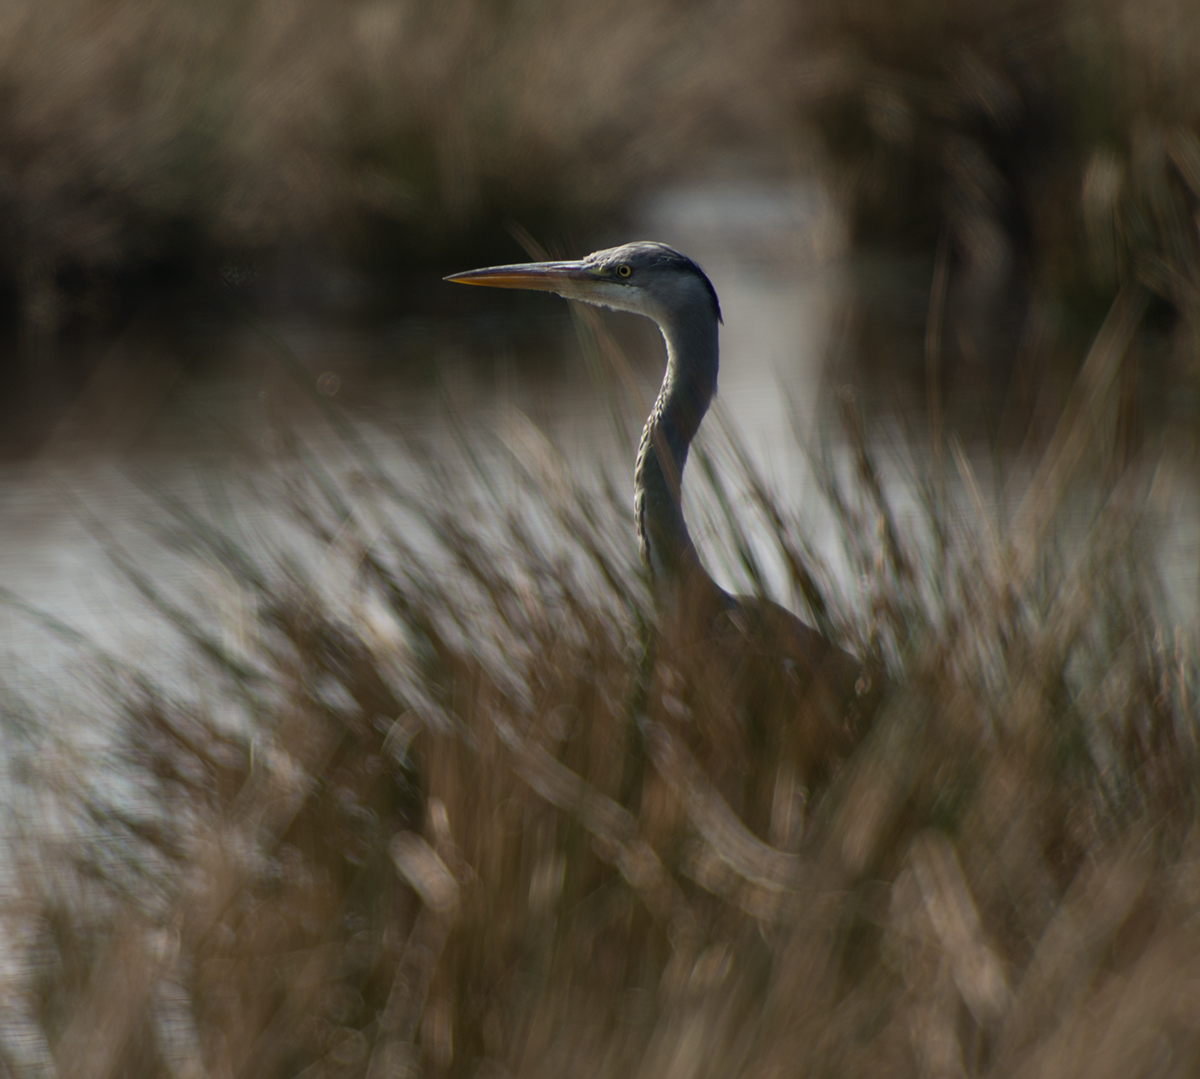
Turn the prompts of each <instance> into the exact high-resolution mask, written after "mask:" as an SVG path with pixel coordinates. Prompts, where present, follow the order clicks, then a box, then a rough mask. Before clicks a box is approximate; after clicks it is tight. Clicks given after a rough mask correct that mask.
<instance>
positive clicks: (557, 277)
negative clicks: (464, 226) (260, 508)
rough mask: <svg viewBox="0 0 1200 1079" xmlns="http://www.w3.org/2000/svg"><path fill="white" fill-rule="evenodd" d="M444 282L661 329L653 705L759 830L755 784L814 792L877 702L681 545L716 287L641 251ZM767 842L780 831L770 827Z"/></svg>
mask: <svg viewBox="0 0 1200 1079" xmlns="http://www.w3.org/2000/svg"><path fill="white" fill-rule="evenodd" d="M446 280H447V281H455V282H458V283H460V284H464V285H489V286H492V287H496V288H519V289H538V290H541V291H545V292H555V293H557V294H558V295H560V296H565V297H566V298H567V299H570V300H582V301H583V302H584V303H589V304H595V305H598V306H600V307H608V308H612V309H613V310H616V311H631V312H634V313H635V314H639V315H645V316H646V317H647V318H650V319H653V320H654V321H655V322H656V323H657V324H658V327H659V329H660V330H661V331H662V335H663V338H664V340H665V341H666V345H667V368H666V375H665V377H664V378H663V383H662V389H661V390H660V391H659V394H658V398H657V400H656V401H655V402H654V407H653V409H652V410H651V412H650V416H649V418H648V419H647V420H646V426H645V429H644V430H643V432H642V439H641V444H640V446H639V449H638V454H637V464H636V467H635V471H634V504H635V508H636V516H637V534H638V544H639V547H640V549H641V554H642V558H643V560H644V562H645V564H646V566H647V567H648V569H649V571H650V576H651V578H652V581H653V587H654V594H655V603H656V606H657V613H658V621H659V628H660V636H661V645H660V649H659V664H658V670H657V671H656V678H655V681H656V683H657V688H656V691H655V693H654V696H656V697H657V698H658V699H659V700H660V701H661V700H663V699H664V698H665V699H666V700H667V706H666V708H667V711H668V712H672V713H674V714H675V715H676V716H684V717H686V718H687V719H688V720H694V721H695V722H694V723H693V724H692V726H693V727H698V728H700V729H699V730H698V731H697V732H696V737H694V738H693V742H698V743H702V744H703V745H704V746H705V748H706V750H707V751H706V752H705V753H704V757H705V758H706V766H707V767H708V768H709V771H710V774H711V775H713V778H714V779H715V780H716V781H717V782H718V785H719V788H720V789H721V790H722V793H724V794H725V795H726V796H727V797H728V798H729V799H730V800H731V802H732V803H733V804H734V805H735V807H736V808H739V809H740V811H741V812H742V814H743V816H744V817H746V818H747V823H749V824H751V826H752V827H757V828H758V830H760V831H762V830H765V827H764V826H766V825H768V823H769V821H768V818H772V819H773V818H775V817H777V816H778V813H779V807H778V804H777V803H778V798H777V797H776V798H773V799H771V798H768V799H767V801H768V802H774V803H775V804H774V805H773V806H772V805H769V804H764V799H763V791H764V786H767V787H770V786H771V785H764V783H763V782H762V781H763V780H765V779H766V778H767V776H766V775H764V774H763V773H764V771H765V770H766V769H770V768H776V767H778V766H780V765H783V766H784V767H785V768H789V769H791V770H792V774H793V775H794V777H795V779H796V780H798V781H799V783H800V784H802V785H804V786H808V785H810V784H812V783H813V782H815V781H818V780H819V779H821V778H822V777H823V775H825V774H826V773H827V772H828V770H829V768H830V767H831V765H832V764H833V763H834V762H835V761H836V760H837V759H838V758H839V757H840V756H841V755H842V754H844V753H845V752H846V751H847V750H848V749H849V748H850V746H851V745H852V744H853V742H854V740H855V737H856V736H857V733H858V728H859V727H860V725H861V722H862V720H863V719H864V718H865V713H866V712H867V711H868V710H869V707H870V704H871V703H872V699H873V697H874V693H873V692H872V689H871V679H870V677H869V676H868V674H867V672H866V669H865V668H864V666H863V665H862V664H861V663H860V662H859V661H858V660H857V659H855V658H854V657H853V656H851V655H849V654H848V653H846V652H844V651H842V650H841V649H840V648H838V647H836V646H835V645H832V644H831V643H830V642H829V641H827V640H826V639H825V638H824V637H822V636H821V635H820V634H819V633H817V632H816V631H815V630H813V629H811V628H810V627H808V626H806V625H805V624H804V623H803V622H801V621H800V619H798V618H797V617H796V616H795V615H793V614H791V613H790V612H789V611H786V610H784V609H783V608H782V607H780V606H779V605H778V604H775V603H772V602H770V601H767V600H764V599H758V598H747V597H740V596H731V595H730V594H729V593H727V592H726V591H725V590H724V589H722V588H720V587H719V586H718V585H717V584H716V582H715V581H713V579H712V578H711V577H710V576H709V575H708V574H707V573H706V572H705V570H704V567H703V566H702V565H701V562H700V558H699V556H698V555H697V553H696V547H695V544H693V542H692V538H691V536H690V534H689V533H688V528H687V522H686V521H685V520H684V517H683V507H682V502H681V497H680V496H681V481H682V477H683V469H684V465H685V464H686V463H687V456H688V447H689V446H690V445H691V441H692V439H693V437H694V436H695V434H696V432H697V430H698V429H699V427H700V422H701V420H703V418H704V414H705V413H706V412H707V411H708V407H709V404H710V402H711V401H712V398H713V395H714V394H715V393H716V390H717V367H718V343H717V336H718V326H719V324H720V323H721V308H720V305H719V303H718V301H717V293H716V290H715V289H714V288H713V286H712V282H710V281H709V279H708V278H707V277H706V276H705V274H704V272H703V271H702V270H701V269H700V267H699V266H697V265H696V263H694V262H693V261H692V260H691V259H689V258H687V257H686V256H685V255H681V254H680V253H679V252H678V251H676V250H674V249H673V248H670V247H667V246H666V245H665V244H660V243H649V242H644V241H643V242H637V243H629V244H624V245H623V246H621V247H614V248H610V249H608V250H605V251H597V252H595V253H594V254H591V255H588V256H587V258H584V259H580V260H578V261H575V262H534V263H525V264H519V265H513V266H492V267H488V268H487V269H482V270H470V271H468V272H466V273H459V274H453V275H451V276H450V277H447V278H446ZM706 717H707V718H706ZM755 761H756V762H757V765H755V764H753V763H749V766H748V762H755ZM747 788H751V789H747ZM784 830H785V831H786V829H784ZM770 831H771V832H772V833H778V832H779V831H780V829H779V827H778V822H777V821H775V826H773V827H771V828H770Z"/></svg>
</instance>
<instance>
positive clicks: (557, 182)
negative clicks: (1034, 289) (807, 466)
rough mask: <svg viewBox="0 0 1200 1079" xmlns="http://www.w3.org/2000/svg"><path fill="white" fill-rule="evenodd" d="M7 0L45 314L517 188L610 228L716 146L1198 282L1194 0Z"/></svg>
mask: <svg viewBox="0 0 1200 1079" xmlns="http://www.w3.org/2000/svg"><path fill="white" fill-rule="evenodd" d="M0 19H2V20H3V22H2V24H0V58H2V61H3V71H4V91H5V92H4V95H3V98H2V99H0V181H2V182H0V210H2V213H0V228H2V229H3V235H4V239H5V243H4V250H3V256H2V265H0V268H2V269H3V270H4V272H5V273H6V274H7V276H8V277H9V279H10V280H11V281H13V282H14V283H15V284H16V285H17V286H18V287H19V289H20V291H21V294H22V297H23V305H24V311H25V316H26V318H27V319H28V320H30V321H31V322H34V323H42V324H45V325H48V326H54V325H57V324H58V322H59V321H60V320H61V319H62V317H63V315H64V311H63V309H62V307H63V304H64V303H65V302H66V301H65V300H64V295H63V289H64V288H65V287H66V286H68V285H70V284H71V282H72V280H73V279H72V274H73V273H74V274H76V275H78V273H79V272H80V271H82V272H83V274H84V276H85V277H87V276H88V275H89V274H93V275H95V274H99V275H100V276H104V275H105V274H106V273H111V272H113V271H115V270H117V269H128V268H130V267H133V268H136V267H138V266H143V265H147V264H154V263H155V262H161V261H165V262H167V263H172V262H184V263H186V262H187V261H188V259H189V258H191V259H195V258H197V257H201V255H202V253H203V252H205V251H208V252H213V251H218V252H219V251H230V250H232V251H242V252H245V251H250V252H262V251H269V250H275V249H279V248H280V247H283V248H287V249H297V248H303V247H305V246H306V245H316V247H318V248H319V249H322V250H325V251H327V252H335V253H336V254H337V255H338V257H342V258H351V259H364V258H366V259H372V258H379V257H386V258H393V259H396V260H397V261H403V260H406V259H412V258H414V257H420V256H425V257H427V256H429V255H431V254H436V253H438V252H444V251H445V250H447V249H448V248H449V247H450V246H457V247H462V246H463V245H465V244H468V243H469V242H470V240H469V237H471V236H473V235H474V234H475V230H478V228H479V227H480V226H481V225H485V224H487V223H489V222H491V221H494V220H496V219H497V218H512V217H517V218H519V219H521V220H526V221H542V222H546V223H549V222H556V224H555V225H554V226H553V228H554V230H555V231H556V232H557V231H559V230H561V229H563V228H567V229H569V230H570V231H572V232H574V233H576V234H577V235H585V234H586V233H587V231H588V229H589V228H590V227H591V226H592V225H593V224H594V223H595V222H597V221H599V220H601V219H604V220H611V218H612V215H613V214H614V213H616V212H618V211H621V210H627V209H628V208H629V207H630V206H631V203H632V200H636V198H638V197H640V196H642V195H643V194H644V193H645V192H646V191H647V190H648V189H650V188H652V187H653V186H654V185H656V184H658V183H661V182H663V181H666V180H670V179H673V178H679V177H682V176H687V175H694V174H695V172H696V170H699V172H700V174H701V175H703V174H704V173H705V172H706V171H708V170H710V169H711V168H713V167H714V162H717V161H724V162H725V164H724V165H722V166H721V167H723V168H726V169H728V167H729V162H730V161H733V162H736V164H735V165H734V168H735V169H736V170H740V171H744V172H747V173H751V174H753V173H760V172H764V171H765V172H767V173H769V174H774V175H779V174H791V173H795V172H797V171H799V172H807V171H809V170H810V169H811V168H812V167H813V166H814V165H816V166H817V167H818V168H819V169H823V170H825V174H826V176H827V177H828V178H830V179H831V180H832V181H833V184H834V186H835V188H836V190H837V192H838V194H839V196H840V198H841V199H842V202H843V205H844V208H845V209H846V210H847V211H848V213H849V214H850V216H851V218H852V220H853V221H854V222H855V224H856V237H857V239H858V240H859V241H860V242H863V243H867V244H874V243H879V242H891V243H893V244H895V243H899V244H900V245H901V246H903V247H905V248H906V249H909V250H911V249H913V248H914V247H919V248H924V249H927V250H932V248H933V246H934V245H935V244H936V241H937V237H938V235H939V233H941V232H943V231H944V230H946V229H951V230H953V234H954V245H955V248H956V250H958V251H959V252H960V254H961V256H962V259H963V262H964V264H965V265H967V266H968V267H969V272H970V273H969V276H970V278H971V280H972V281H973V282H974V284H975V286H976V288H977V290H982V291H984V292H987V290H988V289H989V288H993V289H994V288H995V287H997V286H998V285H1002V284H1003V283H1005V282H1006V281H1007V280H1008V279H1009V277H1010V275H1011V274H1012V273H1014V272H1017V273H1019V275H1021V276H1022V277H1023V278H1025V279H1026V280H1027V281H1030V282H1032V283H1033V284H1035V285H1037V286H1039V287H1046V288H1048V289H1049V291H1050V293H1051V294H1052V295H1055V296H1058V295H1061V294H1064V293H1066V294H1071V295H1075V294H1078V293H1079V292H1080V290H1082V291H1083V292H1084V293H1095V292H1097V290H1098V291H1099V292H1100V293H1103V292H1104V290H1105V289H1106V288H1108V287H1110V286H1111V282H1112V280H1113V279H1114V275H1115V274H1116V272H1117V270H1118V269H1119V267H1120V266H1121V265H1122V264H1124V262H1126V261H1128V260H1130V259H1132V260H1135V261H1136V260H1138V259H1141V258H1142V257H1143V256H1145V257H1148V258H1150V259H1151V260H1152V261H1153V260H1158V261H1156V262H1154V268H1151V269H1147V270H1146V274H1147V277H1148V279H1152V280H1153V281H1154V282H1155V287H1158V288H1161V289H1163V290H1165V291H1167V292H1168V293H1170V294H1171V295H1174V294H1175V293H1176V292H1177V291H1178V290H1179V288H1180V287H1182V286H1181V284H1180V281H1179V280H1178V279H1177V278H1176V277H1175V276H1173V275H1176V274H1182V279H1183V281H1189V282H1190V281H1193V278H1192V277H1190V276H1189V274H1190V271H1191V263H1192V262H1194V252H1192V248H1193V247H1194V242H1193V241H1191V240H1186V241H1185V240H1184V238H1183V237H1184V234H1185V233H1189V235H1190V232H1194V227H1192V225H1191V224H1189V226H1188V228H1184V229H1182V230H1181V229H1180V228H1179V227H1178V226H1179V225H1180V224H1181V223H1191V222H1192V214H1193V213H1194V211H1195V205H1196V187H1197V184H1198V183H1200V174H1198V173H1197V168H1198V166H1197V150H1196V146H1197V143H1196V134H1195V133H1196V124H1197V120H1198V117H1197V115H1196V112H1197V107H1198V106H1197V105H1196V102H1197V101H1200V93H1197V87H1196V81H1195V80H1196V75H1195V73H1194V68H1195V65H1194V64H1193V63H1191V58H1192V57H1194V56H1195V54H1196V51H1197V48H1198V47H1200V40H1198V38H1200V28H1198V26H1197V16H1196V13H1195V8H1194V5H1192V4H1190V3H1188V2H1187V0H1164V2H1162V3H1158V4H1155V5H1153V6H1152V7H1150V8H1147V7H1146V6H1145V5H1143V4H1139V3H1134V2H1132V0H1076V2H1073V3H1069V2H1066V0H1053V2H1050V3H1036V2H1027V0H996V2H992V3H987V4H982V5H980V4H970V3H965V2H964V3H951V4H943V3H924V2H917V3H914V4H904V5H896V4H891V3H887V2H882V0H881V2H870V0H861V2H855V3H849V4H841V3H839V4H833V3H829V4H816V5H811V4H810V5H795V4H791V3H786V2H784V0H742V2H739V3H734V4H730V3H701V4H681V3H678V2H674V0H651V2H647V3H643V4H638V5H636V6H632V7H631V6H630V5H627V4H622V3H619V2H616V0H599V2H596V3H589V4H582V5H563V4H554V3H547V2H544V0H524V2H499V0H450V2H447V3H440V4H429V3H422V2H418V0H362V2H356V3H350V4H344V3H334V2H331V0H253V2H250V3H228V2H217V3H214V4H207V5H203V6H199V5H194V4H192V5H189V4H170V3H162V2H158V0H121V2H119V3H108V2H100V0H54V2H53V3H45V4H43V3H33V2H20V0H18V2H15V3H12V4H8V5H6V6H5V10H4V12H3V14H2V15H0ZM381 226H383V227H382V230H381ZM1181 243H1185V245H1186V246H1187V252H1185V251H1184V250H1183V249H1181V248H1180V244H1181ZM1085 246H1086V247H1087V249H1088V250H1089V251H1090V252H1091V257H1090V258H1084V257H1081V255H1082V253H1083V251H1084V247H1085ZM1159 262H1163V263H1165V266H1164V265H1159ZM67 291H68V292H69V291H70V290H69V289H68V290H67ZM1085 321H1086V320H1085Z"/></svg>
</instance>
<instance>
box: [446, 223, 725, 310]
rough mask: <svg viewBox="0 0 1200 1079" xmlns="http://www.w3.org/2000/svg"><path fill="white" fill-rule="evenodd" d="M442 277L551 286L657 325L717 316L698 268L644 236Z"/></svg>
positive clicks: (527, 286)
mask: <svg viewBox="0 0 1200 1079" xmlns="http://www.w3.org/2000/svg"><path fill="white" fill-rule="evenodd" d="M446 280H447V281H454V282H457V283H458V284H463V285H489V286H491V287H493V288H524V289H537V290H539V291H542V292H556V293H558V295H560V296H565V297H566V298H567V299H569V300H582V301H583V302H584V303H590V304H595V305H597V306H598V307H609V308H612V309H613V310H614V311H632V312H633V313H635V314H638V315H646V316H647V317H648V318H652V319H654V320H655V322H658V323H659V324H660V325H662V324H664V323H667V322H675V321H677V320H679V319H683V318H689V317H691V318H696V317H704V318H708V317H713V318H715V319H716V320H717V321H718V322H719V321H720V320H721V307H720V304H719V303H718V302H717V293H716V290H715V289H714V288H713V286H712V282H711V281H709V279H708V278H707V277H706V276H705V274H704V271H703V270H701V269H700V267H699V266H697V265H696V264H695V263H694V262H693V261H692V260H691V259H690V258H688V257H687V256H686V255H681V254H680V253H679V252H678V251H676V250H675V249H674V248H671V247H667V245H666V244H660V243H652V242H650V241H646V240H639V241H637V242H636V243H629V244H622V245H621V246H620V247H610V248H607V249H606V250H604V251H596V252H593V253H592V254H590V255H588V256H587V258H582V259H579V260H577V261H574V262H528V263H520V264H517V265H514V266H490V267H488V268H487V269H483V270H468V271H467V272H466V273H459V274H452V275H450V276H449V277H447V278H446Z"/></svg>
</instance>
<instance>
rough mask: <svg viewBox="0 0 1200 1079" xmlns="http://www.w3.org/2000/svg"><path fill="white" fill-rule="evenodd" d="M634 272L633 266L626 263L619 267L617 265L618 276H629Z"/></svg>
mask: <svg viewBox="0 0 1200 1079" xmlns="http://www.w3.org/2000/svg"><path fill="white" fill-rule="evenodd" d="M632 273H633V267H632V266H624V265H622V266H618V267H617V276H618V277H628V276H629V275H630V274H632Z"/></svg>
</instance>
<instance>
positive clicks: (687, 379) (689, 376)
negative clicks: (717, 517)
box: [633, 314, 718, 589]
mask: <svg viewBox="0 0 1200 1079" xmlns="http://www.w3.org/2000/svg"><path fill="white" fill-rule="evenodd" d="M656 321H657V322H658V324H659V328H660V329H661V330H662V334H663V339H664V340H665V341H666V343H667V372H666V375H665V376H664V378H663V384H662V389H660V390H659V392H658V399H657V400H656V401H655V402H654V408H653V409H652V410H651V412H650V416H649V418H648V419H647V420H646V426H645V429H644V430H643V431H642V441H641V445H640V446H639V447H638V455H637V465H636V467H635V469H634V481H633V486H634V508H635V511H636V515H637V534H638V546H639V548H640V549H641V553H642V560H643V561H644V562H645V563H646V565H647V566H648V567H649V569H650V573H651V576H652V577H653V578H654V582H655V585H656V586H657V587H658V588H659V589H662V588H664V587H670V586H671V585H672V584H674V583H676V582H677V581H678V580H679V579H680V578H681V577H682V576H684V575H685V574H686V573H687V571H689V570H691V569H693V568H695V567H698V566H699V564H700V562H699V558H698V557H697V555H696V548H695V547H694V546H693V544H692V538H691V536H690V535H689V534H688V529H687V523H686V522H685V521H684V519H683V504H682V500H681V495H682V483H683V469H684V466H685V465H686V464H687V455H688V447H689V446H690V445H691V442H692V439H693V437H695V434H696V431H697V430H699V428H700V421H701V420H703V419H704V414H705V412H707V411H708V406H709V403H710V402H711V401H712V398H713V395H714V394H715V393H716V391H717V368H718V350H717V319H716V316H715V314H714V315H713V316H711V317H708V318H702V319H690V320H688V321H687V322H684V321H683V320H679V319H672V318H668V317H660V318H658V319H656Z"/></svg>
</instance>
